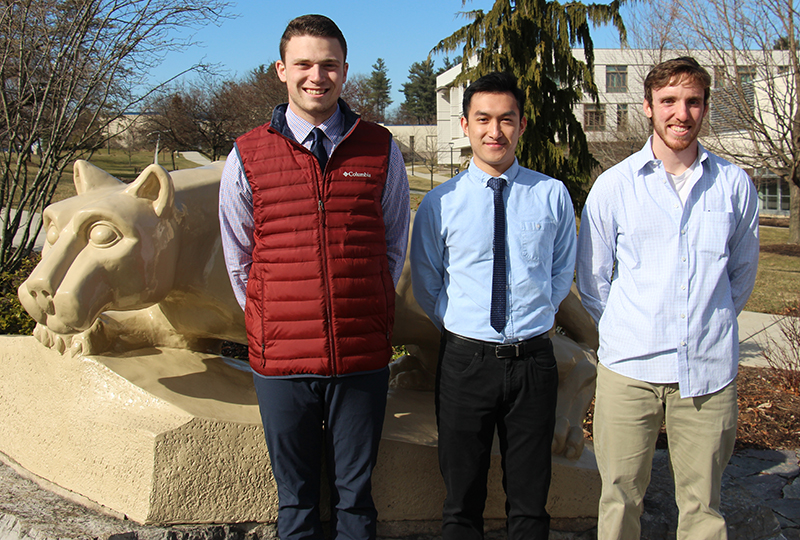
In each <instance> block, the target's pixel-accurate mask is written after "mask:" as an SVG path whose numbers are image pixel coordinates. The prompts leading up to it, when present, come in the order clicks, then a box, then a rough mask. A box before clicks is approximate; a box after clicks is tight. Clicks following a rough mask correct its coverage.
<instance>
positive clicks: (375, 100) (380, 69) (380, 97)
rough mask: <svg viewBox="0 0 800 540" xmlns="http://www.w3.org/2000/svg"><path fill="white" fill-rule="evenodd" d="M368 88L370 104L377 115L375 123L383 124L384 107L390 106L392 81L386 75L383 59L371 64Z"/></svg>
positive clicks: (384, 117)
mask: <svg viewBox="0 0 800 540" xmlns="http://www.w3.org/2000/svg"><path fill="white" fill-rule="evenodd" d="M368 86H369V91H370V95H369V98H370V103H371V105H372V108H373V109H374V111H375V113H376V115H377V117H378V118H377V121H378V122H383V121H384V120H385V119H386V107H388V106H389V105H391V104H392V98H391V97H389V92H390V91H391V89H392V81H390V80H389V77H388V75H387V69H386V64H385V63H384V62H383V58H378V61H377V62H375V63H374V64H372V73H371V74H370V76H369V80H368Z"/></svg>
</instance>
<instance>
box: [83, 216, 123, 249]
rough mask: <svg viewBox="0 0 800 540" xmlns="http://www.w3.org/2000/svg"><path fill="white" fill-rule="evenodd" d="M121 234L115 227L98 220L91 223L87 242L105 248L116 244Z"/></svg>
mask: <svg viewBox="0 0 800 540" xmlns="http://www.w3.org/2000/svg"><path fill="white" fill-rule="evenodd" d="M120 238H122V234H121V233H120V232H119V231H118V230H117V228H116V227H114V226H113V225H111V224H110V223H106V222H102V221H101V222H99V223H95V224H94V225H92V228H91V229H89V242H91V243H92V244H94V245H95V246H97V247H102V248H107V247H111V246H113V245H114V244H116V243H117V242H118V241H119V240H120Z"/></svg>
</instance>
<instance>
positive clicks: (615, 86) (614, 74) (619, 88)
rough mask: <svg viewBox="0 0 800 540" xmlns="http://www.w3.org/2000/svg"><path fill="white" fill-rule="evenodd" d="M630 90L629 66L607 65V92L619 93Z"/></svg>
mask: <svg viewBox="0 0 800 540" xmlns="http://www.w3.org/2000/svg"><path fill="white" fill-rule="evenodd" d="M627 91H628V66H606V92H608V93H610V94H619V93H623V92H627Z"/></svg>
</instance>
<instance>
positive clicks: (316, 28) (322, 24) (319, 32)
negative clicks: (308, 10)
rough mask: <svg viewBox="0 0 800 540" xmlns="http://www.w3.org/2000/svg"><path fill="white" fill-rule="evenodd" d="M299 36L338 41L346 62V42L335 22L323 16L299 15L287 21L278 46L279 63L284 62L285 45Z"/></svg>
mask: <svg viewBox="0 0 800 540" xmlns="http://www.w3.org/2000/svg"><path fill="white" fill-rule="evenodd" d="M301 36H312V37H322V38H333V39H337V40H339V45H341V46H342V52H344V60H347V41H345V39H344V34H342V31H341V30H339V27H338V26H336V23H335V22H333V21H332V20H330V19H329V18H328V17H326V16H325V15H301V16H300V17H297V18H295V19H292V20H291V21H289V24H288V25H286V30H284V31H283V35H282V36H281V44H280V51H281V61H283V62H285V61H286V45H287V44H288V43H289V40H290V39H292V38H293V37H301Z"/></svg>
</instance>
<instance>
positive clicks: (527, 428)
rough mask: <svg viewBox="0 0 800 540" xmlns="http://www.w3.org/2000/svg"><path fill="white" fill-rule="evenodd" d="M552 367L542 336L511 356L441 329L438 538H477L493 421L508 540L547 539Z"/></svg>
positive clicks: (555, 374) (554, 377) (554, 373)
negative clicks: (442, 485)
mask: <svg viewBox="0 0 800 540" xmlns="http://www.w3.org/2000/svg"><path fill="white" fill-rule="evenodd" d="M557 391H558V369H557V367H556V360H555V356H554V354H553V344H552V342H551V341H550V339H549V338H547V337H546V336H544V337H540V338H535V339H534V340H531V341H528V342H525V346H524V352H522V353H521V354H520V355H519V356H517V357H512V358H498V357H497V356H496V354H495V352H494V350H493V347H491V344H486V343H482V342H474V341H472V342H470V340H464V339H459V338H458V337H455V338H453V335H452V334H449V333H448V332H445V336H444V337H443V339H442V347H441V350H440V359H439V367H438V370H437V384H436V419H437V423H438V426H439V466H440V468H441V472H442V476H443V477H444V482H445V486H446V488H447V496H446V499H445V502H444V510H443V518H442V539H443V540H479V539H482V538H483V525H484V521H483V511H484V507H485V504H486V495H487V487H486V482H487V477H488V471H489V465H490V458H491V449H492V441H493V438H494V432H495V427H496V428H497V433H498V438H499V440H500V455H501V460H502V461H501V463H502V469H503V488H504V490H505V493H506V519H507V530H508V538H509V540H522V539H525V540H532V539H546V538H547V537H548V535H549V529H550V516H549V514H548V513H547V511H546V510H545V504H546V503H547V493H548V490H549V488H550V471H551V455H550V454H551V445H552V441H553V430H554V428H555V407H556V396H557Z"/></svg>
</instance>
